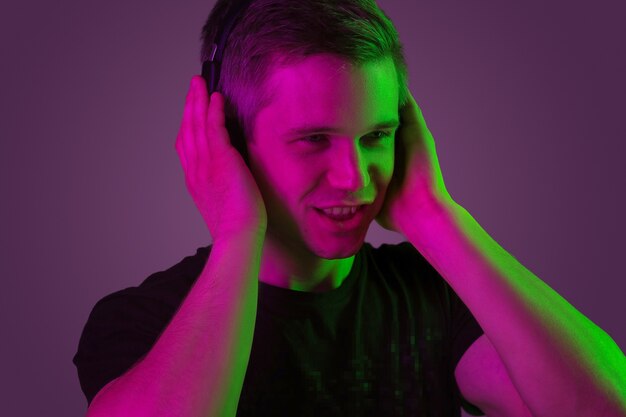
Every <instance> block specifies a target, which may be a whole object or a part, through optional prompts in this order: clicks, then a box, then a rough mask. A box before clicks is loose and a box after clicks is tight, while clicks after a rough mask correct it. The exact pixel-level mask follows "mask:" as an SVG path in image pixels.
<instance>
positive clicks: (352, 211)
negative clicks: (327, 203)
mask: <svg viewBox="0 0 626 417" xmlns="http://www.w3.org/2000/svg"><path fill="white" fill-rule="evenodd" d="M363 207H364V205H360V206H352V207H334V208H330V209H320V208H317V207H316V208H315V210H317V212H318V213H320V214H322V215H323V216H324V217H327V218H329V219H331V220H335V221H347V220H351V219H353V218H354V217H355V216H356V215H357V214H360V213H361V212H362V211H363Z"/></svg>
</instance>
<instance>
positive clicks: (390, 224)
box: [376, 92, 452, 235]
mask: <svg viewBox="0 0 626 417" xmlns="http://www.w3.org/2000/svg"><path fill="white" fill-rule="evenodd" d="M450 203H452V198H451V197H450V194H449V193H448V191H447V190H446V187H445V185H444V182H443V176H442V175H441V168H440V167H439V161H438V159H437V152H436V150H435V140H434V138H433V136H432V134H431V133H430V131H429V130H428V127H427V126H426V122H425V121H424V117H423V116H422V111H421V110H420V108H419V106H418V105H417V103H416V102H415V99H414V98H413V95H412V94H411V93H410V92H409V100H408V102H407V104H406V105H405V106H404V107H402V108H401V109H400V127H399V128H398V130H397V132H396V143H395V166H394V173H393V177H392V179H391V182H390V184H389V187H388V188H387V194H386V197H385V202H384V203H383V206H382V208H381V211H380V212H379V214H378V216H377V217H376V221H377V222H378V224H380V225H381V226H382V227H384V228H385V229H387V230H392V231H394V232H398V233H402V234H405V235H406V230H407V227H409V225H411V224H412V223H414V222H415V220H417V219H418V218H419V217H420V216H428V215H432V214H434V213H435V211H436V210H439V209H440V208H441V207H443V206H445V205H446V204H450Z"/></svg>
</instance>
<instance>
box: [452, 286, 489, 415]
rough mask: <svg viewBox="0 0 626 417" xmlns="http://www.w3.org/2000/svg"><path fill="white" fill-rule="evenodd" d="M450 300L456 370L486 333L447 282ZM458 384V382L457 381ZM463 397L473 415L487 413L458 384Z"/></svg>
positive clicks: (453, 361) (453, 362)
mask: <svg viewBox="0 0 626 417" xmlns="http://www.w3.org/2000/svg"><path fill="white" fill-rule="evenodd" d="M446 287H447V289H448V294H449V300H450V323H449V325H450V366H451V369H452V370H453V371H454V369H456V365H457V364H458V363H459V361H460V360H461V358H462V357H463V355H464V354H465V352H466V351H467V349H468V348H469V347H470V346H471V345H472V343H474V342H475V341H476V339H478V338H479V337H480V336H481V335H483V334H484V332H483V329H482V328H481V327H480V325H479V324H478V322H477V321H476V318H474V315H473V314H472V313H471V311H470V310H469V309H468V308H467V306H466V305H465V303H464V302H463V301H462V300H461V299H460V298H459V296H458V295H457V294H456V293H455V292H454V291H453V290H452V288H450V287H449V286H448V285H447V284H446ZM455 384H456V382H455ZM455 389H456V390H457V391H458V393H459V397H460V398H461V406H462V407H463V408H464V409H465V411H466V412H467V413H469V414H471V415H473V416H481V415H485V413H484V412H483V411H481V410H480V408H478V407H476V406H475V405H473V404H471V403H470V402H468V401H467V400H466V399H465V398H463V395H462V394H461V393H460V390H459V388H458V386H456V388H455Z"/></svg>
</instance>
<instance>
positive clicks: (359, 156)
mask: <svg viewBox="0 0 626 417" xmlns="http://www.w3.org/2000/svg"><path fill="white" fill-rule="evenodd" d="M328 182H329V184H330V185H331V186H332V187H333V188H336V189H343V190H347V191H350V192H355V191H358V190H361V189H363V188H365V187H367V186H368V185H369V183H370V175H369V172H368V162H367V161H366V158H365V157H364V155H363V153H362V152H361V150H360V149H359V148H358V145H356V144H354V143H353V142H352V141H350V143H345V144H341V145H340V146H337V149H336V150H335V151H334V152H333V154H332V156H331V158H330V160H329V167H328Z"/></svg>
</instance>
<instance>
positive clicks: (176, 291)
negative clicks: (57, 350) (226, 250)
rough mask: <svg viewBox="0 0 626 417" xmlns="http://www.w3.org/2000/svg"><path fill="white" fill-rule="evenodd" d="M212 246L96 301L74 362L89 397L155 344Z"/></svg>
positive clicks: (93, 395) (88, 399) (119, 374)
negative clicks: (133, 285)
mask: <svg viewBox="0 0 626 417" xmlns="http://www.w3.org/2000/svg"><path fill="white" fill-rule="evenodd" d="M210 251H211V246H210V245H209V246H208V247H202V248H199V249H198V250H197V252H196V254H195V255H192V256H187V257H185V258H184V259H183V260H182V261H180V262H179V263H178V264H176V265H174V266H172V267H171V268H169V269H167V270H165V271H160V272H156V273H154V274H152V275H150V276H149V277H148V278H146V279H145V280H144V281H143V282H142V283H141V285H139V286H138V287H129V288H126V289H124V290H121V291H117V292H115V293H113V294H109V295H107V296H106V297H104V298H102V299H101V300H100V301H98V302H97V303H96V305H95V306H94V308H93V309H92V311H91V313H90V315H89V318H88V319H87V323H86V324H85V327H84V328H83V332H82V334H81V337H80V341H79V343H78V350H77V352H76V354H75V355H74V358H73V362H74V365H75V366H76V369H77V371H78V379H79V381H80V386H81V388H82V390H83V393H84V394H85V397H86V398H87V403H88V404H91V401H92V400H93V398H94V397H95V396H96V394H97V393H98V391H100V390H101V389H102V388H103V387H104V386H105V385H106V384H108V383H109V382H111V381H112V380H114V379H115V378H117V377H119V376H121V375H122V374H124V373H125V372H126V371H128V370H129V369H131V368H132V367H133V366H134V365H135V364H136V363H138V362H139V361H140V360H141V359H142V358H143V357H144V356H145V355H146V354H147V353H148V352H149V351H150V349H152V346H154V344H155V343H156V341H157V339H158V338H159V336H160V335H161V333H162V332H163V330H165V328H166V327H167V325H168V324H169V322H170V321H171V320H172V317H174V315H175V314H176V312H177V310H178V309H179V307H180V305H181V303H182V301H183V300H184V298H185V297H186V295H187V293H188V292H189V290H190V288H191V287H192V286H193V284H194V282H195V280H196V279H197V277H198V275H199V274H200V272H201V271H202V269H203V267H204V265H205V264H206V261H207V259H208V256H209V253H210Z"/></svg>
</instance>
